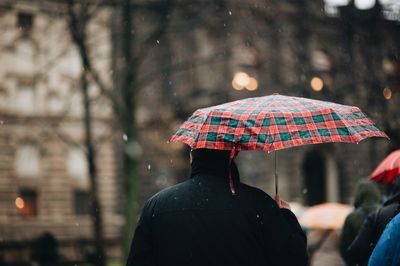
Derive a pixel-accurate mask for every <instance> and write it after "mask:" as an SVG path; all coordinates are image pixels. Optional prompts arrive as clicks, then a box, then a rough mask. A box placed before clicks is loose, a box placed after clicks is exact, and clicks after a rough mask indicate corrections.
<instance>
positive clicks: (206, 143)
mask: <svg viewBox="0 0 400 266" xmlns="http://www.w3.org/2000/svg"><path fill="white" fill-rule="evenodd" d="M368 137H386V138H387V135H386V134H385V133H384V132H382V131H380V130H379V129H378V128H377V127H376V126H375V125H374V123H373V122H372V121H371V120H370V119H369V118H368V117H367V116H366V115H365V114H364V113H363V112H361V110H360V109H359V108H358V107H354V106H347V105H341V104H336V103H331V102H325V101H319V100H311V99H306V98H300V97H289V96H284V95H278V94H274V95H269V96H264V97H256V98H247V99H242V100H238V101H234V102H229V103H225V104H221V105H217V106H212V107H208V108H203V109H198V110H196V111H195V112H194V113H193V114H192V116H191V117H189V119H188V120H187V121H186V122H184V123H183V124H182V125H181V127H180V128H179V129H178V131H177V132H176V133H175V134H174V135H173V136H172V137H171V139H170V140H171V141H181V142H183V143H186V144H188V145H189V146H190V147H191V148H192V149H199V148H206V149H218V150H233V149H235V150H236V151H239V150H264V151H268V152H270V151H276V150H280V149H284V148H288V147H293V146H300V145H306V144H317V143H325V142H351V143H358V142H360V141H361V140H363V139H365V138H368Z"/></svg>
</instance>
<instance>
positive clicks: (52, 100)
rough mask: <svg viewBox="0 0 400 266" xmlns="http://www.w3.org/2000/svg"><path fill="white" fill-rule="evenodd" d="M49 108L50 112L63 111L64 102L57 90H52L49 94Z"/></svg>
mask: <svg viewBox="0 0 400 266" xmlns="http://www.w3.org/2000/svg"><path fill="white" fill-rule="evenodd" d="M47 108H48V110H49V112H50V113H52V114H55V113H59V112H61V111H62V108H63V102H62V101H61V97H60V96H59V95H58V94H57V93H56V92H51V93H49V94H48V96H47Z"/></svg>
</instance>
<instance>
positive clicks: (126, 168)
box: [0, 0, 400, 266]
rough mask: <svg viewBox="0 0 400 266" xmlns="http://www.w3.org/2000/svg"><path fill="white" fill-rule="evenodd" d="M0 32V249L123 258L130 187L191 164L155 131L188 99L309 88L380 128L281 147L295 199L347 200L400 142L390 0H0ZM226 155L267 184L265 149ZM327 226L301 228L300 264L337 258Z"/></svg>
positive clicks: (286, 189) (397, 55) (399, 73)
mask: <svg viewBox="0 0 400 266" xmlns="http://www.w3.org/2000/svg"><path fill="white" fill-rule="evenodd" d="M0 36H1V37H0V265H96V266H104V265H112V266H119V265H123V264H124V259H125V255H126V251H127V249H128V248H129V243H130V240H131V237H132V234H133V230H134V228H135V224H136V221H137V218H138V215H139V214H140V209H141V207H142V205H143V203H144V201H145V200H146V199H147V198H149V197H150V196H151V195H153V194H154V193H156V192H158V191H160V190H161V189H163V188H165V187H168V186H171V185H173V184H176V183H177V182H181V181H183V180H185V179H187V177H188V175H189V159H188V156H189V155H188V152H189V148H188V147H187V146H185V145H183V144H179V143H168V140H169V138H170V136H171V135H172V134H173V133H175V131H176V130H177V129H178V127H179V125H180V124H181V123H182V122H183V121H184V120H185V119H187V117H188V116H190V115H191V113H192V112H193V111H194V110H196V109H197V108H201V107H206V106H211V105H216V104H221V103H224V102H227V101H233V100H236V99H242V98H247V97H257V96H265V95H270V94H273V93H279V94H284V95H290V96H300V97H308V98H312V99H319V100H326V101H331V102H337V103H341V104H346V105H355V106H358V107H360V108H361V110H363V111H364V112H365V113H366V114H367V115H368V116H369V117H371V118H372V119H373V120H374V121H375V122H376V124H377V125H378V126H379V127H380V129H381V130H383V131H385V132H386V133H387V134H388V135H389V137H390V141H389V140H385V139H369V140H365V141H363V142H361V143H359V144H357V145H356V144H344V143H335V144H321V145H308V146H303V147H298V148H291V149H289V150H283V151H280V152H279V166H278V167H279V180H280V181H279V182H280V184H279V186H280V194H281V196H282V197H283V198H285V199H287V200H289V201H290V202H292V203H293V204H294V206H297V207H298V209H296V210H300V209H301V208H307V207H308V206H312V205H316V204H320V203H325V202H338V203H344V204H349V205H352V204H353V196H354V195H353V192H354V188H355V186H356V184H357V182H358V181H359V180H360V179H366V177H367V176H368V175H369V174H370V173H371V172H372V171H373V169H374V168H375V167H376V166H377V164H378V163H379V162H380V161H381V160H382V159H383V158H384V157H385V156H386V155H387V154H388V153H389V152H390V151H393V150H395V149H398V148H399V147H400V108H399V106H400V51H399V49H400V1H398V0H380V1H378V0H246V1H244V0H208V1H206V0H190V1H187V0H29V1H28V0H0ZM238 165H239V169H240V173H241V176H242V181H243V182H245V183H248V184H250V185H253V186H257V187H259V188H261V189H263V190H264V191H266V192H267V193H268V194H270V195H273V194H274V157H273V154H267V153H263V152H254V151H251V152H250V151H248V152H241V153H240V154H239V157H238ZM381 189H382V192H383V193H385V189H386V188H385V187H381ZM298 215H299V216H300V215H301V211H299V212H298ZM339 235H340V229H338V230H334V231H332V232H330V234H329V235H328V237H327V239H326V240H328V239H330V240H329V241H324V242H321V243H318V242H320V240H321V239H325V232H317V231H309V232H308V236H309V242H310V246H311V245H312V246H313V248H314V249H315V247H317V249H315V250H313V251H315V252H314V253H313V254H314V255H313V260H312V265H344V264H343V262H342V260H341V258H340V255H339V251H338V244H337V239H338V237H339ZM321 236H322V237H321Z"/></svg>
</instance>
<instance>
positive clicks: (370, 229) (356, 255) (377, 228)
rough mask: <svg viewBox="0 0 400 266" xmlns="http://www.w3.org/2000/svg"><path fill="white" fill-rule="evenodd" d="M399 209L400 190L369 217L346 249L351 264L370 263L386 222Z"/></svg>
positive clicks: (347, 259)
mask: <svg viewBox="0 0 400 266" xmlns="http://www.w3.org/2000/svg"><path fill="white" fill-rule="evenodd" d="M399 210H400V192H398V193H396V194H394V195H393V196H392V197H391V198H390V199H389V200H387V201H386V202H385V203H384V204H383V206H382V207H381V208H379V209H378V210H377V211H375V212H373V213H372V214H370V215H369V216H368V217H367V219H366V220H365V221H364V223H363V225H362V227H361V229H360V232H359V233H358V235H357V237H356V238H355V239H354V241H353V242H352V243H351V245H350V247H349V248H348V249H347V251H346V254H345V259H346V261H347V262H348V263H349V264H354V265H368V259H369V257H370V256H371V254H372V251H373V250H374V248H375V245H376V243H377V242H378V240H379V237H380V236H381V235H382V232H383V230H384V229H385V226H386V224H387V223H388V222H389V221H390V220H391V219H392V218H393V217H394V216H395V215H396V214H397V213H398V212H399Z"/></svg>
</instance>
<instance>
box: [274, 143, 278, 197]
mask: <svg viewBox="0 0 400 266" xmlns="http://www.w3.org/2000/svg"><path fill="white" fill-rule="evenodd" d="M274 153H275V194H278V158H277V157H278V155H277V154H278V152H277V151H275V152H274Z"/></svg>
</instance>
